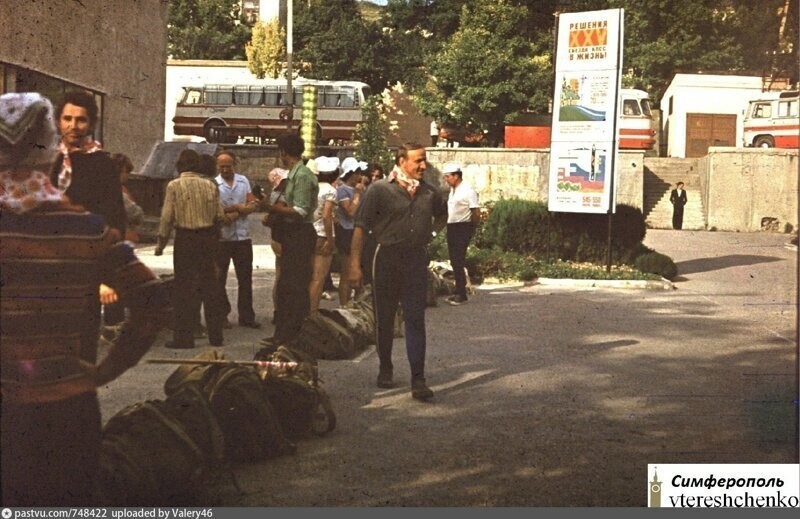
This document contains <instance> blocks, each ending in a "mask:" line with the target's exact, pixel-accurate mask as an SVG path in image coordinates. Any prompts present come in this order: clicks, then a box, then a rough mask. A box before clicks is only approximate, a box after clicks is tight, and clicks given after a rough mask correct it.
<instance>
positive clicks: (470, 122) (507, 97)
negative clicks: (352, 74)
mask: <svg viewBox="0 0 800 519" xmlns="http://www.w3.org/2000/svg"><path fill="white" fill-rule="evenodd" d="M528 18H529V12H528V9H527V7H526V6H524V5H514V4H513V3H512V2H509V1H507V0H497V1H495V2H491V3H490V2H476V3H475V4H473V5H464V6H463V7H462V10H461V16H460V22H459V28H458V30H457V31H456V33H455V34H454V35H453V36H452V38H451V39H450V41H449V42H448V43H446V44H445V45H444V46H443V47H442V49H441V50H440V51H439V52H438V53H437V54H435V55H433V56H431V58H430V60H429V61H430V73H431V78H430V81H429V82H428V83H427V85H426V86H425V89H424V90H422V91H420V92H418V95H417V97H418V103H419V106H420V109H421V111H422V112H423V113H424V114H426V115H430V116H433V117H434V118H435V119H436V120H438V121H442V122H444V123H447V124H453V125H457V126H473V127H475V128H476V129H480V130H485V131H487V132H488V134H489V140H490V141H493V140H494V141H496V140H498V139H499V136H500V135H501V134H502V128H503V124H504V123H506V122H511V121H513V120H514V119H515V118H516V116H517V115H518V114H519V113H520V111H522V110H526V109H528V108H530V107H531V106H540V107H541V108H546V106H547V104H546V103H547V98H548V97H549V96H548V95H545V92H547V91H548V90H549V85H550V83H551V70H550V69H551V67H550V57H549V54H548V49H547V48H546V47H547V46H546V45H541V44H537V42H536V41H534V40H533V39H532V38H531V37H530V35H529V34H528V33H527V32H526V31H527V27H526V21H527V20H528ZM488 57H490V58H489V59H487V58H488Z"/></svg>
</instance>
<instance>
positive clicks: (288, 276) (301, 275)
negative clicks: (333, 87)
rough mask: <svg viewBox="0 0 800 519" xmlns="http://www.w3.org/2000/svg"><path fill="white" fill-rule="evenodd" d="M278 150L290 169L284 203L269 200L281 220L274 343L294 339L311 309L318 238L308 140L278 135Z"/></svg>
mask: <svg viewBox="0 0 800 519" xmlns="http://www.w3.org/2000/svg"><path fill="white" fill-rule="evenodd" d="M277 144H278V154H279V159H280V161H281V162H282V164H283V167H285V168H286V169H288V170H289V175H288V176H287V181H286V188H285V189H284V191H283V197H284V201H285V202H283V203H275V204H268V205H267V206H266V207H267V211H269V213H270V218H273V217H276V218H279V219H280V220H282V223H281V255H280V258H279V262H280V270H281V275H280V276H279V277H278V281H277V289H276V291H275V296H276V299H277V308H276V311H275V335H274V337H273V343H274V344H280V343H282V342H288V341H290V340H292V339H293V338H294V337H295V336H296V335H297V334H298V333H299V332H300V328H301V327H302V326H303V321H304V320H305V318H306V317H308V314H309V312H310V308H311V302H310V298H309V294H308V287H309V285H310V283H311V274H312V265H311V257H312V255H313V254H314V246H315V245H316V241H317V233H316V232H315V231H314V224H313V222H314V210H315V209H316V208H317V196H318V194H319V182H318V181H317V177H316V175H314V173H312V172H311V170H310V169H308V168H307V167H306V166H305V165H304V164H303V161H302V160H301V157H302V155H303V151H304V149H305V143H304V142H303V139H302V138H301V137H300V136H298V135H295V134H293V133H285V134H282V135H280V136H279V137H278V139H277Z"/></svg>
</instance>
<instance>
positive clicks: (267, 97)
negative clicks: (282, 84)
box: [264, 86, 283, 106]
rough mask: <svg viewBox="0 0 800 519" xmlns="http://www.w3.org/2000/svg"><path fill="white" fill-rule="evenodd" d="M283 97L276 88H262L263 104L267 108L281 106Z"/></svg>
mask: <svg viewBox="0 0 800 519" xmlns="http://www.w3.org/2000/svg"><path fill="white" fill-rule="evenodd" d="M282 97H283V95H282V94H281V92H280V89H278V87H274V86H268V87H266V88H264V104H265V105H267V106H278V105H279V104H281V99H282Z"/></svg>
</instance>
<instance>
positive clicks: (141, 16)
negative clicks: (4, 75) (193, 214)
mask: <svg viewBox="0 0 800 519" xmlns="http://www.w3.org/2000/svg"><path fill="white" fill-rule="evenodd" d="M166 32H167V2H166V0H129V1H124V2H108V1H107V0H81V1H80V2H78V1H73V0H59V1H52V0H3V2H2V8H1V9H0V41H2V44H0V61H3V62H6V63H10V64H12V65H16V66H19V67H24V68H27V69H30V70H34V71H36V72H39V73H42V74H46V75H48V76H52V77H55V78H59V79H61V80H64V81H68V82H70V83H73V84H75V85H78V86H82V87H85V88H90V89H92V90H96V91H99V92H101V93H103V94H105V99H104V114H103V118H104V124H105V126H104V135H103V140H104V143H103V144H104V145H105V147H106V148H107V149H108V150H109V151H121V152H124V153H126V154H128V155H129V156H130V157H131V158H132V159H133V162H134V165H135V166H136V167H137V168H139V167H141V166H142V165H143V164H144V161H145V160H146V159H147V156H148V153H149V152H150V149H151V148H152V146H153V144H154V143H155V142H156V141H158V140H160V139H161V138H162V134H163V128H164V86H165V74H166V73H165V61H166V44H167V43H166ZM57 101H58V100H54V102H57Z"/></svg>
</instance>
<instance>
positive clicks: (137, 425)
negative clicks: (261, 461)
mask: <svg viewBox="0 0 800 519" xmlns="http://www.w3.org/2000/svg"><path fill="white" fill-rule="evenodd" d="M184 422H185V423H186V424H188V425H184ZM221 457H222V435H221V432H220V430H219V427H218V425H217V423H216V421H215V420H214V419H213V416H212V415H211V413H210V410H209V407H208V403H207V402H206V400H205V398H204V397H203V396H202V394H201V393H200V392H199V390H198V389H197V388H194V387H187V388H184V389H182V390H181V391H180V392H177V393H176V394H175V395H174V397H173V398H172V400H170V401H163V400H148V401H146V402H139V403H136V404H133V405H131V406H128V407H126V408H124V409H122V410H121V411H120V412H119V413H117V414H116V415H114V416H113V417H111V419H110V420H109V421H108V423H107V424H106V426H105V427H104V428H103V436H102V445H101V450H100V467H99V470H98V473H97V477H96V480H95V493H96V501H97V502H98V503H102V504H104V505H106V506H141V505H148V506H154V505H158V506H165V505H189V504H191V503H193V502H195V501H196V499H198V493H199V492H200V491H201V490H202V489H203V488H204V486H205V485H204V483H205V481H206V480H207V479H208V477H209V476H210V475H211V474H212V471H213V468H214V467H216V466H218V464H219V462H220V461H221Z"/></svg>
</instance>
